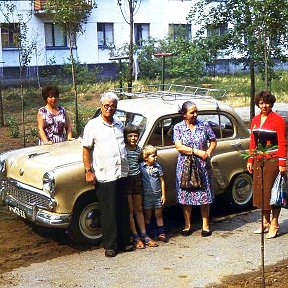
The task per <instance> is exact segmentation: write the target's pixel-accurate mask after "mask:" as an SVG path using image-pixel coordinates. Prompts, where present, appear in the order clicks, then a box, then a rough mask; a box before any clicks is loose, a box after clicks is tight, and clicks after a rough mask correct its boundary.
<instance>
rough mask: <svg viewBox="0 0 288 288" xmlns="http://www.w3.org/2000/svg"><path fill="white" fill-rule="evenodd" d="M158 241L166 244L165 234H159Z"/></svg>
mask: <svg viewBox="0 0 288 288" xmlns="http://www.w3.org/2000/svg"><path fill="white" fill-rule="evenodd" d="M158 240H159V241H162V242H165V243H167V237H166V235H165V234H160V235H159V236H158Z"/></svg>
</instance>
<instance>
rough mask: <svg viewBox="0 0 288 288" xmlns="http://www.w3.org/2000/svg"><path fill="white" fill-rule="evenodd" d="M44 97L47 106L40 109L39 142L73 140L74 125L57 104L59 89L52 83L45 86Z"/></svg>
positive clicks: (38, 117) (51, 142)
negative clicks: (72, 125)
mask: <svg viewBox="0 0 288 288" xmlns="http://www.w3.org/2000/svg"><path fill="white" fill-rule="evenodd" d="M42 98H43V100H44V101H45V104H46V105H45V106H44V107H41V108H40V109H39V110H38V114H37V127H38V134H39V142H40V144H41V145H43V144H49V145H50V144H53V143H58V142H63V141H65V140H66V139H67V140H72V139H73V138H72V127H71V124H70V120H69V117H68V115H67V114H66V111H65V109H64V108H63V107H61V106H58V105H57V100H58V98H59V89H58V87H56V86H53V85H50V86H46V87H43V89H42Z"/></svg>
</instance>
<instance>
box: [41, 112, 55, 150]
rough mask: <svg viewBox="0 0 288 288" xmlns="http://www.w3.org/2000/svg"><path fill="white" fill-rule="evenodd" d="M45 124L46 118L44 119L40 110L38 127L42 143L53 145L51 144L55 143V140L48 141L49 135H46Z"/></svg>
mask: <svg viewBox="0 0 288 288" xmlns="http://www.w3.org/2000/svg"><path fill="white" fill-rule="evenodd" d="M44 124H45V123H44V119H43V117H42V115H41V113H40V112H39V111H38V113H37V129H38V134H39V138H40V139H41V143H43V144H48V145H51V144H53V142H52V141H48V139H47V136H46V134H45V131H44Z"/></svg>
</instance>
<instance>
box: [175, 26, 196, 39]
mask: <svg viewBox="0 0 288 288" xmlns="http://www.w3.org/2000/svg"><path fill="white" fill-rule="evenodd" d="M169 34H170V35H171V36H172V37H173V39H174V40H175V39H177V38H178V37H180V38H184V39H188V40H190V39H192V34H191V24H169Z"/></svg>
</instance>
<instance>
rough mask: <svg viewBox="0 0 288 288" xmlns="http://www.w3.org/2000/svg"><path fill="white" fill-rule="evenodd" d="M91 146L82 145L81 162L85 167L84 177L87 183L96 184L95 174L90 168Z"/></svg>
mask: <svg viewBox="0 0 288 288" xmlns="http://www.w3.org/2000/svg"><path fill="white" fill-rule="evenodd" d="M90 152H91V148H88V147H83V164H84V169H85V178H86V181H87V182H88V183H93V184H94V185H95V184H96V175H95V173H94V172H93V170H92V168H91V167H92V159H91V153H90Z"/></svg>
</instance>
